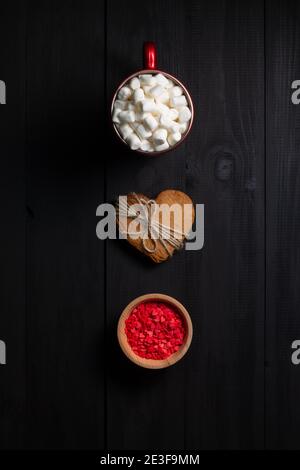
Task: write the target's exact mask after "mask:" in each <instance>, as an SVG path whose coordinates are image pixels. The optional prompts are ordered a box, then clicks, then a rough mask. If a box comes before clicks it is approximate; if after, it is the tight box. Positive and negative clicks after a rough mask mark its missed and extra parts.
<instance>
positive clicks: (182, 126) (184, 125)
mask: <svg viewBox="0 0 300 470" xmlns="http://www.w3.org/2000/svg"><path fill="white" fill-rule="evenodd" d="M187 128H188V124H187V123H186V122H183V123H181V124H179V129H178V130H179V132H180V134H184V133H185V132H186V131H187Z"/></svg>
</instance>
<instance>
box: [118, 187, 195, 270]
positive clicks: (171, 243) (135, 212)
mask: <svg viewBox="0 0 300 470" xmlns="http://www.w3.org/2000/svg"><path fill="white" fill-rule="evenodd" d="M194 219H195V210H194V205H193V201H192V200H191V198H190V197H189V196H188V195H187V194H185V193H183V192H181V191H176V190H173V189H168V190H166V191H163V192H161V193H160V194H159V195H158V196H157V197H156V199H154V200H153V199H149V198H148V197H147V196H145V195H143V194H136V193H131V194H128V195H127V196H121V197H119V199H118V203H117V224H118V226H119V230H120V234H121V235H122V237H123V238H126V239H127V241H128V242H129V243H130V245H132V246H133V247H135V248H136V249H137V250H139V251H140V252H142V253H144V254H145V255H146V256H148V257H149V258H150V259H151V260H152V261H154V262H155V263H162V262H163V261H166V260H168V259H169V258H170V257H171V256H172V255H173V254H174V252H175V251H176V250H179V249H180V248H181V247H182V246H183V243H184V241H185V239H186V237H187V235H188V234H189V232H190V230H191V228H192V225H193V223H194Z"/></svg>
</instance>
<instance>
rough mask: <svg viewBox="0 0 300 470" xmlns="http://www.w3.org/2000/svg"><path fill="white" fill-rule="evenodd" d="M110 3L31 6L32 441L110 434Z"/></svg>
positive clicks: (69, 444) (88, 439)
mask: <svg viewBox="0 0 300 470" xmlns="http://www.w3.org/2000/svg"><path fill="white" fill-rule="evenodd" d="M104 31H105V15H104V2H103V1H99V0H91V1H90V2H88V4H86V3H83V2H81V1H66V2H59V1H54V2H53V1H50V0H45V1H43V2H40V1H33V2H30V3H29V6H28V96H27V105H28V201H27V204H28V207H29V214H30V222H29V228H28V262H29V265H28V413H29V416H28V429H27V430H28V439H27V443H26V444H27V447H33V448H35V449H40V448H43V449H48V448H72V449H86V448H99V447H100V448H101V447H103V446H104V440H105V434H104V430H105V408H104V397H105V390H104V384H105V375H104V368H105V365H104V326H105V310H104V282H105V281H104V247H103V244H101V243H100V242H99V241H98V240H97V238H96V234H95V228H96V222H97V221H96V208H97V206H98V204H100V203H101V202H102V201H103V197H104V173H103V161H102V158H103V157H102V151H103V147H102V135H101V129H103V121H104V118H103V109H104V63H105V54H104Z"/></svg>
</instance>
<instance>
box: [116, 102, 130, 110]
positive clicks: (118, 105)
mask: <svg viewBox="0 0 300 470" xmlns="http://www.w3.org/2000/svg"><path fill="white" fill-rule="evenodd" d="M127 104H128V103H127V102H126V101H123V100H115V101H114V109H121V110H122V111H124V109H127Z"/></svg>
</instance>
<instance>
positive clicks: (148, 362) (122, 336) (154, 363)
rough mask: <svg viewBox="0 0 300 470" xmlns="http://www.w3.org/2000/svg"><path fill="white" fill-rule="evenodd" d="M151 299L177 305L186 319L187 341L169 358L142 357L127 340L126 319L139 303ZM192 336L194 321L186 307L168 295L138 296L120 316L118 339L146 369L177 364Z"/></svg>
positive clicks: (125, 350)
mask: <svg viewBox="0 0 300 470" xmlns="http://www.w3.org/2000/svg"><path fill="white" fill-rule="evenodd" d="M150 301H153V302H163V303H166V304H170V305H171V306H172V307H175V309H177V311H178V313H179V314H181V315H182V317H183V319H184V323H185V328H186V338H185V342H184V343H183V345H182V346H181V347H180V349H179V350H178V351H177V352H176V353H174V354H172V355H171V356H169V357H168V358H167V359H162V360H156V359H145V358H143V357H140V356H138V355H137V354H135V353H134V352H133V350H132V349H131V346H130V345H129V343H128V341H127V335H126V333H125V321H126V319H127V318H128V317H129V315H130V314H131V312H132V310H133V309H134V308H135V307H136V306H137V305H139V304H140V303H143V302H150ZM192 337H193V325H192V321H191V318H190V316H189V314H188V312H187V310H186V309H185V308H184V306H183V305H182V304H181V303H180V302H178V300H176V299H174V298H173V297H170V296H168V295H164V294H147V295H142V296H141V297H137V298H136V299H134V300H133V301H132V302H130V304H128V305H127V307H126V308H125V309H124V310H123V312H122V314H121V316H120V318H119V323H118V340H119V343H120V346H121V349H122V351H123V352H124V354H125V355H126V356H127V357H128V359H130V360H131V361H132V362H134V363H135V364H136V365H138V366H140V367H144V368H146V369H164V368H166V367H169V366H172V365H173V364H176V362H178V361H180V359H182V358H183V356H184V355H185V354H186V352H187V351H188V349H189V347H190V345H191V341H192Z"/></svg>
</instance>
